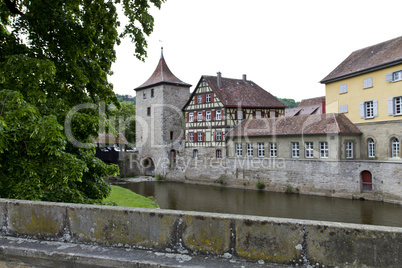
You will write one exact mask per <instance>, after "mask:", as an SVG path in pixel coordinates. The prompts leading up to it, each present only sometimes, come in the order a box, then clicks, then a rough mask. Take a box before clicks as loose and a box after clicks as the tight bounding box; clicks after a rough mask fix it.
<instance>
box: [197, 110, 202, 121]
mask: <svg viewBox="0 0 402 268" xmlns="http://www.w3.org/2000/svg"><path fill="white" fill-rule="evenodd" d="M197 122H202V112H197Z"/></svg>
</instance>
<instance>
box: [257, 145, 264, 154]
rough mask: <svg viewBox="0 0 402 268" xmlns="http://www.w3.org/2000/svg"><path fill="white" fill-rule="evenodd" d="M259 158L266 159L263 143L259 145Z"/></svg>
mask: <svg viewBox="0 0 402 268" xmlns="http://www.w3.org/2000/svg"><path fill="white" fill-rule="evenodd" d="M257 151H258V157H265V145H264V143H263V142H259V143H257Z"/></svg>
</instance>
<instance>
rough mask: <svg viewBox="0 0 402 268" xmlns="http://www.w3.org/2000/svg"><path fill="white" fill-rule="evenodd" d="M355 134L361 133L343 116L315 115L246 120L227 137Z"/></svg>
mask: <svg viewBox="0 0 402 268" xmlns="http://www.w3.org/2000/svg"><path fill="white" fill-rule="evenodd" d="M322 134H355V135H360V134H361V131H360V130H359V129H358V128H357V127H356V126H355V125H354V124H353V123H352V122H350V120H349V119H348V118H347V117H346V116H345V115H343V114H316V115H303V116H298V117H279V118H262V119H248V120H244V121H243V122H241V123H240V124H239V125H237V126H236V127H235V128H234V129H233V130H231V131H229V133H228V134H227V135H226V136H227V137H251V136H273V135H322Z"/></svg>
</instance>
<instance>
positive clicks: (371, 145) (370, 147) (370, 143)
mask: <svg viewBox="0 0 402 268" xmlns="http://www.w3.org/2000/svg"><path fill="white" fill-rule="evenodd" d="M367 157H368V158H375V141H374V139H372V138H369V139H368V140H367Z"/></svg>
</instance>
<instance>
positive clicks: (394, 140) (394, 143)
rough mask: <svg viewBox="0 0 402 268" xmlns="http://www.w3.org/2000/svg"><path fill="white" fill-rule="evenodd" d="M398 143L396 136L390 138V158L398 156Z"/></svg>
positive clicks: (399, 147)
mask: <svg viewBox="0 0 402 268" xmlns="http://www.w3.org/2000/svg"><path fill="white" fill-rule="evenodd" d="M400 149H401V146H400V143H399V139H398V138H395V137H394V138H392V139H391V158H399V157H400Z"/></svg>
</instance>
